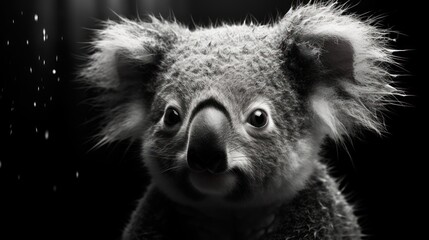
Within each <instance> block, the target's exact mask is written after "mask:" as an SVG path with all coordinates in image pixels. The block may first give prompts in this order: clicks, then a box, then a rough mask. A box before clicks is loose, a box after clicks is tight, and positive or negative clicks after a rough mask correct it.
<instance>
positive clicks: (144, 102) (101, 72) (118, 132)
mask: <svg viewBox="0 0 429 240" xmlns="http://www.w3.org/2000/svg"><path fill="white" fill-rule="evenodd" d="M105 25H106V26H105V27H104V28H103V29H102V30H100V31H98V32H97V34H96V38H95V40H94V41H93V43H92V46H91V47H92V48H93V53H92V54H91V55H90V56H89V58H88V62H87V64H86V66H85V67H84V68H83V69H82V70H81V72H80V77H81V79H83V81H84V82H85V83H87V84H88V85H89V86H90V87H92V88H95V89H96V90H98V95H97V97H96V99H95V100H96V103H97V104H98V105H101V107H103V109H104V115H105V123H104V126H103V130H102V131H101V133H100V136H101V141H100V144H103V143H107V142H111V141H114V140H122V139H127V138H137V137H140V136H141V134H142V130H143V129H144V124H145V120H146V114H145V113H146V112H147V111H148V108H149V105H150V102H151V99H152V97H153V95H154V86H155V84H156V83H155V78H156V73H157V71H158V69H159V66H160V63H161V61H162V59H163V56H164V55H165V54H166V53H167V52H168V51H169V49H170V48H171V46H172V45H173V44H174V41H175V40H176V39H177V33H178V31H179V30H180V29H179V26H178V25H176V24H173V23H166V22H163V21H160V20H157V19H155V18H151V22H134V21H130V20H127V19H122V18H121V20H120V21H119V22H113V21H108V22H106V23H105Z"/></svg>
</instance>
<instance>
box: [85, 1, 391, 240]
mask: <svg viewBox="0 0 429 240" xmlns="http://www.w3.org/2000/svg"><path fill="white" fill-rule="evenodd" d="M386 34H387V32H385V31H383V30H380V29H378V28H376V27H374V26H372V25H371V24H370V22H368V21H367V22H365V21H361V20H358V19H356V18H355V17H352V16H348V15H345V14H344V10H343V9H341V8H339V7H336V6H335V5H334V4H313V5H306V6H301V7H298V8H296V9H292V10H291V11H290V12H289V13H287V14H286V15H285V17H284V18H283V19H281V20H280V21H278V22H277V23H274V24H271V25H223V26H218V27H211V28H201V29H196V30H194V31H190V30H188V29H186V28H184V27H182V26H180V25H178V24H177V23H171V22H165V21H160V20H157V19H155V18H152V19H151V21H149V22H133V21H130V20H126V19H121V21H120V22H107V23H106V27H105V29H103V30H101V31H100V32H98V35H97V38H96V40H95V41H94V45H93V47H94V52H93V53H92V54H91V55H90V56H89V61H88V65H87V67H85V68H84V69H83V71H82V77H83V78H84V79H85V81H86V82H87V83H89V84H90V86H93V87H95V88H96V89H98V90H100V97H99V98H98V100H99V102H100V104H101V105H102V106H104V107H105V109H106V116H107V117H106V121H105V124H104V125H103V128H102V130H101V134H100V136H101V140H100V144H104V143H108V142H111V141H116V140H124V139H132V140H139V141H141V145H142V159H143V161H144V164H145V166H146V167H147V169H148V171H149V173H150V176H151V178H152V184H151V186H150V187H149V188H148V190H147V192H146V194H145V196H144V197H143V199H142V200H141V201H140V204H139V206H138V208H137V209H136V211H135V212H134V214H133V217H132V219H131V222H130V224H129V225H128V227H127V229H126V231H125V233H124V239H135V240H137V239H173V238H180V239H181V238H186V239H344V238H350V239H359V238H360V235H361V234H360V229H359V226H358V224H357V221H356V217H355V216H354V215H353V211H352V208H351V206H350V205H348V204H347V202H346V201H345V200H344V198H343V197H342V195H341V193H340V192H339V191H338V189H337V186H336V184H335V182H334V181H333V180H332V179H331V178H330V177H329V175H328V174H327V172H326V170H325V167H324V166H323V164H321V163H320V162H319V158H320V157H319V155H318V154H319V152H320V148H321V146H322V144H323V141H324V139H325V138H326V137H331V138H333V139H335V140H336V141H337V142H341V141H342V140H343V137H344V136H351V135H353V133H355V132H356V130H358V129H360V128H366V129H370V130H373V131H376V132H380V131H382V128H383V124H382V121H380V120H379V118H380V114H379V112H380V110H382V109H383V107H384V105H385V104H386V103H388V102H389V97H390V96H392V95H395V94H398V91H397V90H396V89H395V88H394V87H392V86H391V81H390V78H389V77H390V75H389V73H388V66H389V64H393V63H394V61H393V60H392V59H393V58H392V52H393V51H392V50H390V49H388V48H387V44H388V39H387V37H386Z"/></svg>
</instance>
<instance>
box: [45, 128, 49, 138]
mask: <svg viewBox="0 0 429 240" xmlns="http://www.w3.org/2000/svg"><path fill="white" fill-rule="evenodd" d="M45 139H46V140H48V139H49V131H48V130H46V131H45Z"/></svg>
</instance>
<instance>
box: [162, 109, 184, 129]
mask: <svg viewBox="0 0 429 240" xmlns="http://www.w3.org/2000/svg"><path fill="white" fill-rule="evenodd" d="M180 121H181V118H180V114H179V111H178V110H177V109H176V108H174V107H168V108H167V109H166V110H165V113H164V124H165V125H166V126H167V127H173V126H175V125H176V124H178V123H180Z"/></svg>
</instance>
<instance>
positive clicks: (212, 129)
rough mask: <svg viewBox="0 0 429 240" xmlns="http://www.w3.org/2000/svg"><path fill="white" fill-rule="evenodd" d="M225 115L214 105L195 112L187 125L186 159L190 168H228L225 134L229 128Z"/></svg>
mask: <svg viewBox="0 0 429 240" xmlns="http://www.w3.org/2000/svg"><path fill="white" fill-rule="evenodd" d="M229 128H230V126H229V121H228V118H227V116H226V115H225V114H224V113H223V112H222V111H220V110H218V109H217V108H214V107H206V108H203V109H201V110H200V111H198V112H197V113H196V115H195V116H194V118H193V119H192V122H191V125H190V127H189V144H188V153H187V161H188V166H189V168H190V169H191V170H194V171H197V172H202V171H208V172H210V173H222V172H225V171H226V170H227V168H228V159H227V154H226V140H225V136H226V135H227V133H228V132H227V131H228V130H229Z"/></svg>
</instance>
